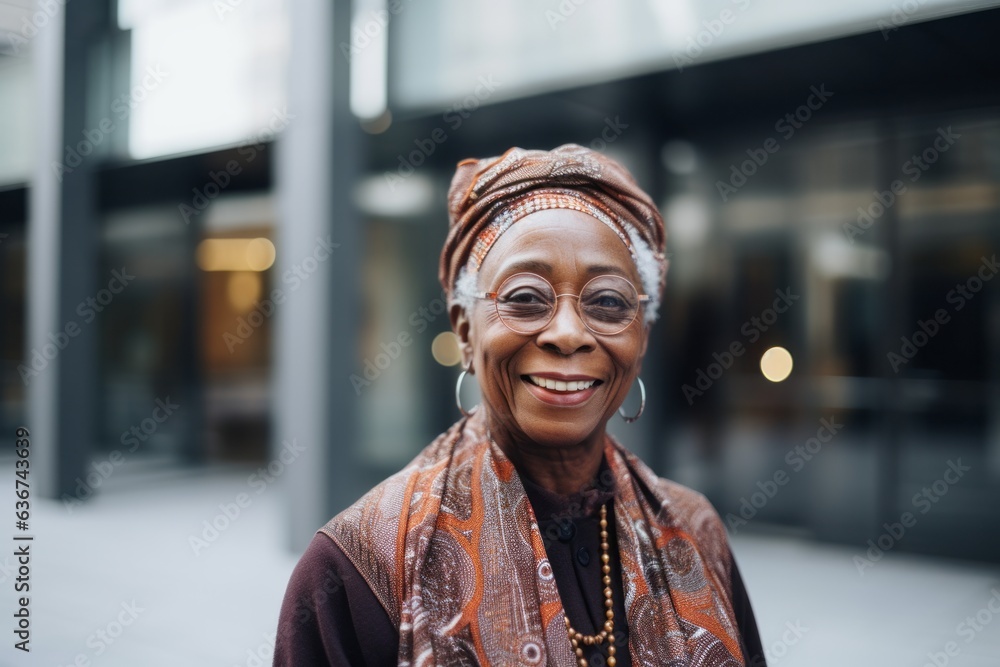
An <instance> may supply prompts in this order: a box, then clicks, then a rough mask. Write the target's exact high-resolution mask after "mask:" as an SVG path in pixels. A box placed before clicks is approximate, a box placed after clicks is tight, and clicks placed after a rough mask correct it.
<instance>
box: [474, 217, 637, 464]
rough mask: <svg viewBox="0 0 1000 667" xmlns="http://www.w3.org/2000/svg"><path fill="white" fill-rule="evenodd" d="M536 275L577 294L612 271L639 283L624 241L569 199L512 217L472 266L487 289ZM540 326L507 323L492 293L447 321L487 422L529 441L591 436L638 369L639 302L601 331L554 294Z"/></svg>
mask: <svg viewBox="0 0 1000 667" xmlns="http://www.w3.org/2000/svg"><path fill="white" fill-rule="evenodd" d="M524 272H530V273H535V274H538V275H540V276H541V277H543V278H545V279H546V280H547V281H548V282H549V283H551V285H552V287H554V288H555V293H556V294H574V295H579V294H580V291H581V290H582V289H583V286H584V285H585V284H586V283H587V282H588V281H589V280H590V279H592V278H594V277H595V276H599V275H606V274H616V275H620V276H623V277H625V278H627V279H628V280H629V281H631V282H632V284H633V285H635V286H636V289H637V290H638V291H640V292H641V291H642V289H641V281H640V279H639V275H638V272H637V270H636V267H635V262H634V261H633V259H632V256H631V255H630V253H629V251H628V248H626V247H625V244H624V243H623V242H622V241H621V239H619V238H618V236H617V235H616V234H615V233H614V232H613V231H612V230H611V229H609V228H608V227H607V226H606V225H605V224H603V223H602V222H600V221H598V220H596V219H595V218H593V217H591V216H589V215H587V214H585V213H581V212H579V211H573V210H568V209H550V210H545V211H538V212H536V213H532V214H530V215H528V216H525V217H524V218H523V219H521V220H519V221H518V222H516V223H515V224H514V225H513V226H512V227H511V228H510V229H508V230H507V231H506V232H504V234H503V235H502V236H501V237H500V238H499V239H498V240H497V242H496V243H495V244H494V246H493V247H492V249H490V251H489V253H488V254H487V256H486V258H485V260H484V261H483V264H482V266H481V267H480V271H479V289H481V290H485V291H487V292H493V291H496V290H497V289H498V288H499V286H500V284H501V283H502V282H503V281H504V280H505V279H506V278H508V277H509V276H511V275H513V274H516V273H524ZM556 301H557V304H556V311H555V314H554V315H553V317H552V320H551V321H550V322H549V323H548V325H547V326H546V327H545V328H543V329H542V330H541V331H539V332H537V333H534V334H530V335H524V334H519V333H515V332H513V331H511V330H510V329H509V328H507V326H505V325H504V323H503V322H501V321H500V318H499V317H498V315H497V311H496V308H495V307H494V303H493V302H492V301H490V300H485V299H484V300H478V301H477V302H476V305H475V306H474V308H473V311H472V313H469V314H465V313H460V314H458V315H457V319H456V327H455V328H456V331H457V332H458V335H459V337H460V338H461V339H462V341H463V343H464V345H463V353H464V354H465V357H466V361H468V360H470V359H471V361H472V369H473V372H474V373H475V375H476V377H477V378H478V380H479V386H480V389H481V391H482V395H483V402H484V406H485V407H486V409H487V410H488V417H489V421H490V426H491V428H493V429H494V430H497V429H498V428H499V429H503V430H504V431H506V432H507V433H508V434H510V435H511V436H513V437H514V438H516V439H519V440H520V439H523V438H527V439H529V440H531V441H533V442H535V443H538V444H548V445H554V446H558V445H574V444H577V443H580V442H583V441H584V440H587V439H589V438H592V437H595V436H600V435H602V434H603V432H604V426H605V424H606V423H607V421H608V419H610V418H611V417H612V416H613V415H614V413H615V411H616V410H617V409H618V406H620V405H621V404H622V402H623V401H624V400H625V397H626V395H627V394H628V391H629V388H630V387H631V385H632V383H633V381H634V380H635V377H636V376H637V375H638V374H639V370H640V367H641V363H642V356H643V354H644V353H645V351H646V342H647V337H648V328H647V327H646V326H645V324H644V319H643V313H642V310H640V311H639V314H638V315H637V316H636V318H635V320H634V321H633V322H632V323H631V324H630V325H629V326H628V328H626V329H625V330H624V331H622V332H621V333H619V334H615V335H600V334H595V333H593V332H592V331H590V330H589V329H588V328H587V327H586V326H585V325H584V323H583V321H582V320H581V319H580V315H579V311H578V310H577V303H578V299H575V298H562V297H561V298H558V299H557V300H556ZM529 376H535V377H539V376H542V377H545V378H549V379H553V380H562V381H584V382H587V381H591V380H593V381H594V384H593V386H591V387H589V388H586V389H582V390H581V389H577V390H576V391H558V390H555V389H546V388H544V387H542V386H539V385H538V384H537V383H535V382H533V381H532V379H531V378H530V377H529Z"/></svg>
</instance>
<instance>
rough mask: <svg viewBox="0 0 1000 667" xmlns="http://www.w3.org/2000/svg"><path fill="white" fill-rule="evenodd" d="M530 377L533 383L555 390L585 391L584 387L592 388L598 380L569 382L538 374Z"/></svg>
mask: <svg viewBox="0 0 1000 667" xmlns="http://www.w3.org/2000/svg"><path fill="white" fill-rule="evenodd" d="M528 379H529V380H531V383H532V384H536V385H538V386H539V387H545V388H546V389H551V390H553V391H583V390H584V389H590V388H591V387H592V386H594V383H595V382H597V380H570V381H569V382H566V381H563V380H553V379H551V378H543V377H538V376H537V375H529V376H528Z"/></svg>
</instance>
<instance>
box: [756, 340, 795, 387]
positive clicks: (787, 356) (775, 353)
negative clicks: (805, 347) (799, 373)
mask: <svg viewBox="0 0 1000 667" xmlns="http://www.w3.org/2000/svg"><path fill="white" fill-rule="evenodd" d="M760 372H761V373H763V374H764V377H766V378H767V379H768V380H770V381H771V382H781V381H782V380H784V379H785V378H787V377H788V376H789V375H791V374H792V354H791V352H789V351H788V350H786V349H785V348H783V347H772V348H770V349H768V350H767V351H766V352H764V354H763V355H761V358H760Z"/></svg>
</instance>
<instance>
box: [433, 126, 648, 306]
mask: <svg viewBox="0 0 1000 667" xmlns="http://www.w3.org/2000/svg"><path fill="white" fill-rule="evenodd" d="M550 208H566V209H573V210H578V211H582V212H584V213H587V214H589V215H591V216H592V217H594V218H596V219H598V220H600V221H601V222H603V223H604V224H606V225H608V226H609V227H610V228H611V229H612V230H613V231H614V232H615V233H616V234H618V237H619V238H621V239H622V241H623V242H624V243H625V245H626V246H627V247H628V248H629V250H630V251H631V252H632V254H633V256H635V250H634V249H633V248H632V242H631V239H630V237H629V230H630V229H631V230H633V231H634V232H635V233H637V234H638V235H639V237H640V238H641V239H643V240H644V241H645V242H646V243H647V244H648V245H649V247H650V248H651V249H652V251H653V253H654V254H655V255H656V259H657V263H658V264H659V269H660V271H659V279H660V280H659V289H660V291H661V292H662V290H663V285H664V281H665V279H666V259H665V256H664V254H663V253H664V250H665V246H666V233H665V231H664V225H663V218H662V217H661V216H660V212H659V210H657V208H656V205H655V204H654V203H653V200H652V199H651V198H650V197H649V195H647V194H646V193H645V192H643V190H642V189H641V188H640V187H639V186H638V184H636V182H635V179H634V178H632V175H631V174H630V173H629V172H628V170H626V169H625V167H623V166H622V165H621V164H619V163H618V162H616V161H614V160H612V159H611V158H609V157H606V156H604V155H602V154H601V153H598V152H596V151H592V150H590V149H588V148H584V147H583V146H579V145H577V144H565V145H563V146H559V147H558V148H555V149H553V150H551V151H542V150H525V149H523V148H511V149H510V150H508V151H507V152H506V153H504V154H503V155H501V156H500V157H491V158H485V159H482V160H477V159H475V158H470V159H467V160H462V161H461V162H459V163H458V168H457V169H456V171H455V176H454V178H452V181H451V188H450V189H449V191H448V217H449V223H450V230H449V232H448V238H447V239H446V240H445V243H444V248H443V249H442V250H441V263H440V267H439V269H438V278H439V279H440V281H441V285H442V287H444V290H445V292H446V293H447V294H448V295H449V297H450V296H451V294H452V290H453V289H454V287H455V279H456V278H457V277H458V272H459V271H460V270H461V269H462V267H463V266H465V265H466V264H467V263H470V262H471V268H472V269H473V270H478V268H479V265H480V264H481V263H482V261H483V259H484V258H485V256H486V253H487V252H489V249H490V248H491V247H492V245H493V243H494V242H495V241H496V239H497V238H498V237H499V236H500V235H501V234H502V233H503V232H504V231H506V230H507V229H508V228H509V227H510V226H511V225H512V224H514V223H515V222H517V220H519V219H521V218H523V217H525V216H526V215H529V214H530V213H534V212H535V211H540V210H543V209H550Z"/></svg>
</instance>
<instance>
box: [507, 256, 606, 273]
mask: <svg viewBox="0 0 1000 667" xmlns="http://www.w3.org/2000/svg"><path fill="white" fill-rule="evenodd" d="M520 271H530V272H531V273H552V265H551V264H549V263H548V262H546V261H544V260H540V259H523V260H519V261H516V262H514V263H513V264H510V265H509V266H506V267H504V273H506V274H508V275H509V274H512V273H518V272H520ZM585 271H586V273H587V275H593V276H599V275H603V274H606V273H613V274H615V275H619V276H623V275H625V272H624V271H623V270H622V269H621V267H618V266H612V265H610V264H591V265H589V266H588V267H587V268H586V269H585Z"/></svg>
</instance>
